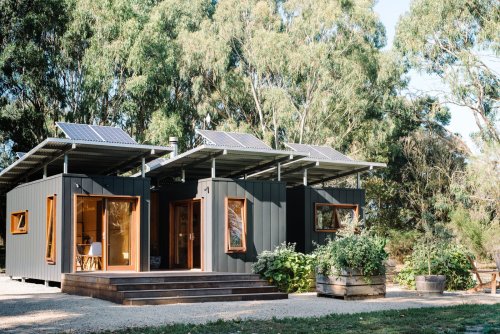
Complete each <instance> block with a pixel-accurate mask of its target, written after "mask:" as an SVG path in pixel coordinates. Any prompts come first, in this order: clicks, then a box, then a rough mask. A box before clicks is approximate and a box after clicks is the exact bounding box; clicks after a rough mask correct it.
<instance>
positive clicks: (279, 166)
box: [278, 162, 281, 181]
mask: <svg viewBox="0 0 500 334" xmlns="http://www.w3.org/2000/svg"><path fill="white" fill-rule="evenodd" d="M278 181H281V162H278Z"/></svg>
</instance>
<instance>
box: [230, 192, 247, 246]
mask: <svg viewBox="0 0 500 334" xmlns="http://www.w3.org/2000/svg"><path fill="white" fill-rule="evenodd" d="M246 207H247V205H246V199H244V198H229V197H226V253H244V252H245V251H246V249H247V246H246V232H247V231H246V228H247V222H246V219H247V218H246Z"/></svg>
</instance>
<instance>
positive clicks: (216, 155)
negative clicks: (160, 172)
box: [158, 149, 227, 182]
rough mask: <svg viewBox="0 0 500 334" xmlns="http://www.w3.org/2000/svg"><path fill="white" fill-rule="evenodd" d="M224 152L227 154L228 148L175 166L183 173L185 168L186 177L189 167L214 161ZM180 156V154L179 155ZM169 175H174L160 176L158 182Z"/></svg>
mask: <svg viewBox="0 0 500 334" xmlns="http://www.w3.org/2000/svg"><path fill="white" fill-rule="evenodd" d="M224 154H227V150H226V149H224V150H220V151H219V152H215V153H211V154H209V155H208V156H207V157H204V158H201V159H199V160H196V161H193V162H190V163H189V164H187V165H184V166H178V167H176V168H175V170H177V171H178V170H180V171H181V173H182V170H184V177H185V176H186V171H188V172H189V169H190V168H191V167H194V166H197V165H200V164H202V163H205V162H207V161H212V159H215V158H217V157H219V156H221V155H224ZM177 157H178V156H177ZM158 168H161V167H158ZM210 169H212V164H210ZM169 177H172V176H171V175H165V176H163V177H160V178H158V182H161V181H163V180H164V179H167V178H169Z"/></svg>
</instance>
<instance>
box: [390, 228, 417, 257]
mask: <svg viewBox="0 0 500 334" xmlns="http://www.w3.org/2000/svg"><path fill="white" fill-rule="evenodd" d="M388 235H389V236H388V238H387V239H388V240H387V247H386V249H387V252H388V253H389V255H390V257H391V258H393V259H395V260H396V261H398V262H399V263H403V262H404V259H405V258H406V257H407V256H408V255H410V254H411V253H412V252H413V246H414V245H415V242H416V240H417V239H418V238H419V236H420V233H419V232H418V231H416V230H411V231H399V230H389V231H388Z"/></svg>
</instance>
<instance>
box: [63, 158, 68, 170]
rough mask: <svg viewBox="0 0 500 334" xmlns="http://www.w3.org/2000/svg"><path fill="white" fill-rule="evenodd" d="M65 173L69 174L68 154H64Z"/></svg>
mask: <svg viewBox="0 0 500 334" xmlns="http://www.w3.org/2000/svg"><path fill="white" fill-rule="evenodd" d="M63 173H64V174H68V155H67V154H65V155H64V167H63Z"/></svg>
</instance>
